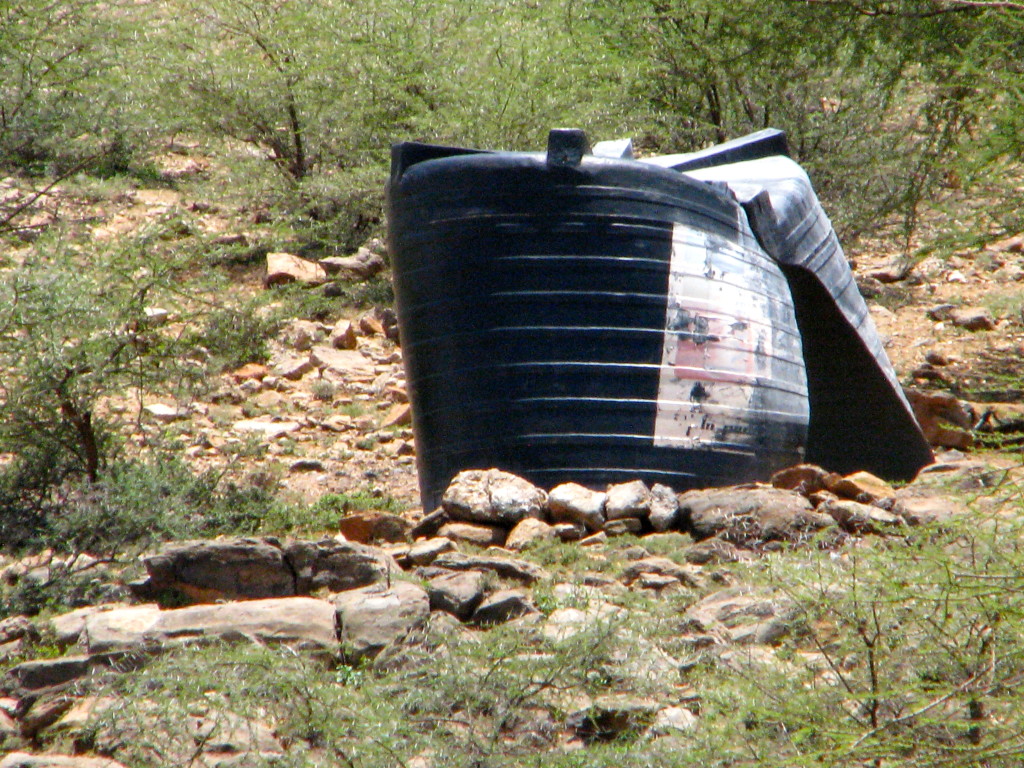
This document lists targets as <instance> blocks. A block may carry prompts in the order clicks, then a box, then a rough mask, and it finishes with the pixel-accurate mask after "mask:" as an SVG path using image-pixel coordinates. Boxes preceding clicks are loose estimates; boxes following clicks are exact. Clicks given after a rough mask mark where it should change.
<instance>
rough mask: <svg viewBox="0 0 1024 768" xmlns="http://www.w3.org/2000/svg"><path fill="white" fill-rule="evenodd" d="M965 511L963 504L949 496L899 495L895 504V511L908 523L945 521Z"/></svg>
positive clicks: (924, 523)
mask: <svg viewBox="0 0 1024 768" xmlns="http://www.w3.org/2000/svg"><path fill="white" fill-rule="evenodd" d="M964 511H965V509H964V508H963V506H961V505H960V503H959V502H957V501H954V500H953V499H952V498H950V497H949V496H930V495H923V496H912V495H899V496H898V497H897V499H896V504H895V505H894V506H893V512H895V513H896V514H897V515H899V516H900V517H901V518H903V519H904V520H905V521H906V522H907V524H908V525H928V524H931V523H945V522H948V521H949V520H951V519H952V518H953V517H954V516H956V515H959V514H962V513H963V512H964Z"/></svg>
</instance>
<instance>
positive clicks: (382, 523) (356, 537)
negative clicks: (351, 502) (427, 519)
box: [338, 510, 412, 544]
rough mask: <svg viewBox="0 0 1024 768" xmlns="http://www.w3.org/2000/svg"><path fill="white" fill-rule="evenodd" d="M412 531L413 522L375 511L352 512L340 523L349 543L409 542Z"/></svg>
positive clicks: (340, 531) (339, 529)
mask: <svg viewBox="0 0 1024 768" xmlns="http://www.w3.org/2000/svg"><path fill="white" fill-rule="evenodd" d="M411 530H412V522H410V521H409V520H406V519H405V518H404V517H402V516H401V515H392V514H389V513H387V512H377V511H374V510H367V511H363V512H352V513H349V514H347V515H345V517H343V518H341V520H340V521H339V522H338V531H339V533H341V535H342V536H344V537H345V538H346V539H348V540H349V541H354V542H357V543H359V544H370V543H373V542H377V541H387V542H392V543H397V542H402V541H409V532H410V531H411Z"/></svg>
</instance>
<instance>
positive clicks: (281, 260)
mask: <svg viewBox="0 0 1024 768" xmlns="http://www.w3.org/2000/svg"><path fill="white" fill-rule="evenodd" d="M295 282H298V283H306V284H307V285H320V284H322V283H325V282H327V271H326V270H325V269H324V268H323V267H321V266H320V265H319V264H317V263H316V262H313V261H307V260H306V259H301V258H299V257H298V256H296V255H294V254H291V253H282V252H275V253H268V254H267V276H266V277H265V278H263V284H264V285H265V286H266V287H267V288H270V287H271V286H274V285H283V284H285V283H295Z"/></svg>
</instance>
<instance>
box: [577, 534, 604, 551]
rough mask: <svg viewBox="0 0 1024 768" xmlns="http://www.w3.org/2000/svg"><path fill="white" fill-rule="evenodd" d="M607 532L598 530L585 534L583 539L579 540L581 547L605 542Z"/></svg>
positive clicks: (594, 545)
mask: <svg viewBox="0 0 1024 768" xmlns="http://www.w3.org/2000/svg"><path fill="white" fill-rule="evenodd" d="M607 541H608V534H607V533H605V532H604V531H598V532H597V533H595V534H593V535H591V536H587V538H585V539H581V540H580V546H581V547H597V546H600V545H602V544H605V543H607Z"/></svg>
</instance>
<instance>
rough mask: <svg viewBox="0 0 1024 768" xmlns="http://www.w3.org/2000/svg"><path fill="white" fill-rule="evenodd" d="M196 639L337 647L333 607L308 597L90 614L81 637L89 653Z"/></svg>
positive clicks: (125, 609) (312, 648) (303, 646)
mask: <svg viewBox="0 0 1024 768" xmlns="http://www.w3.org/2000/svg"><path fill="white" fill-rule="evenodd" d="M199 638H220V639H228V640H231V639H247V640H250V641H254V642H277V643H287V644H289V645H296V646H298V647H300V648H308V649H310V650H318V651H324V650H326V651H333V650H334V649H335V648H336V646H337V638H336V635H335V628H334V606H333V605H332V604H331V603H329V602H327V601H326V600H316V599H314V598H310V597H284V598H272V599H267V600H248V601H244V602H236V603H218V604H215V605H194V606H189V607H188V608H178V609H175V610H167V611H161V610H159V609H156V608H155V607H154V606H143V607H142V608H141V609H140V608H123V609H121V610H114V611H105V612H103V613H97V614H93V615H92V616H90V617H89V618H88V619H87V620H86V626H85V631H84V632H83V640H84V644H85V646H86V648H87V650H88V652H89V653H90V654H97V653H101V652H106V651H119V650H136V649H140V648H144V647H148V646H156V647H159V646H163V645H167V644H170V643H180V642H187V641H193V640H196V639H199Z"/></svg>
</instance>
